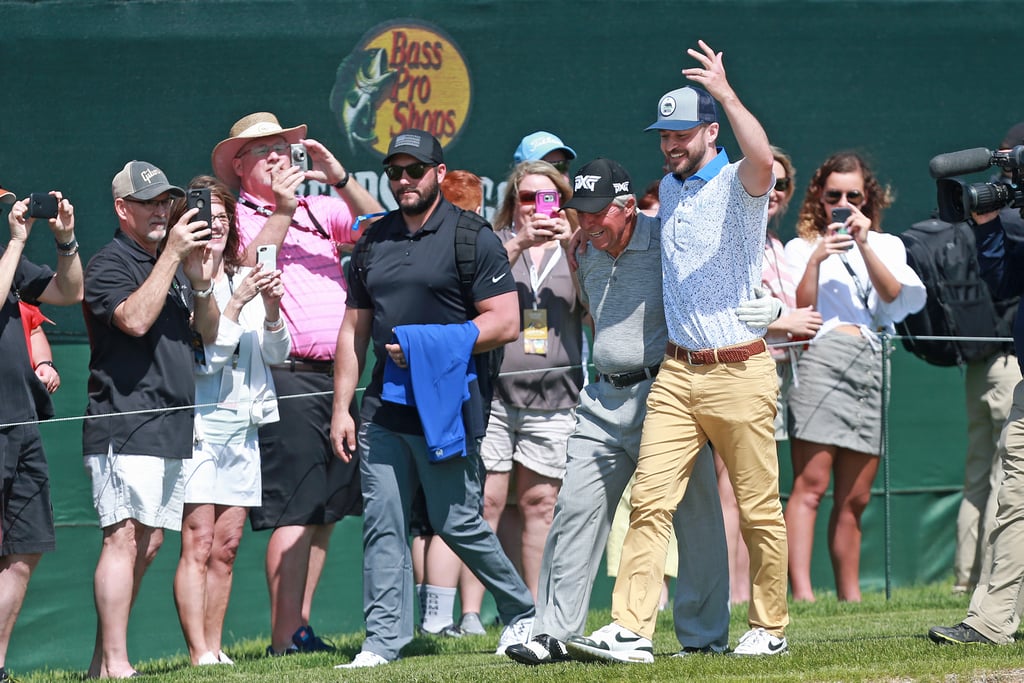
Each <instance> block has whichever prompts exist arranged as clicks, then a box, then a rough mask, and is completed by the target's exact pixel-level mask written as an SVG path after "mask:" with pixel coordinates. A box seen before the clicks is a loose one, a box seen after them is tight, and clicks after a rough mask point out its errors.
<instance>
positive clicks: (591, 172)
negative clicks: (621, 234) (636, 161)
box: [562, 158, 633, 213]
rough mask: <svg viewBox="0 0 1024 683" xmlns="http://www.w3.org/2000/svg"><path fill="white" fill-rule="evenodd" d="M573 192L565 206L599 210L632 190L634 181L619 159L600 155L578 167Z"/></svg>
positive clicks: (585, 210) (591, 211) (592, 210)
mask: <svg viewBox="0 0 1024 683" xmlns="http://www.w3.org/2000/svg"><path fill="white" fill-rule="evenodd" d="M572 193H573V194H572V199H570V200H569V201H568V202H566V203H565V204H563V205H562V206H563V208H566V209H576V210H577V211H582V212H583V213H600V212H601V211H603V210H604V208H605V207H606V206H608V205H609V204H611V202H612V200H613V199H615V198H616V197H618V196H620V195H624V194H633V181H632V180H630V178H629V174H628V173H626V169H624V168H622V166H620V165H619V163H618V162H616V161H612V160H611V159H603V158H598V159H594V160H593V161H591V162H589V163H587V164H585V165H584V166H581V167H580V169H579V170H578V171H576V174H575V175H574V176H573V190H572Z"/></svg>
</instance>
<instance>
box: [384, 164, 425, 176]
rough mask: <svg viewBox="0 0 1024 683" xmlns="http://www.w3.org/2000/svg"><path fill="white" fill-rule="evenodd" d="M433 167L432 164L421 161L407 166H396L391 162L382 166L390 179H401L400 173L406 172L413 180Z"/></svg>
mask: <svg viewBox="0 0 1024 683" xmlns="http://www.w3.org/2000/svg"><path fill="white" fill-rule="evenodd" d="M433 167H434V164H425V163H423V162H422V161H419V162H416V163H415V164H409V165H408V166H398V165H395V164H391V165H389V166H385V167H384V173H385V174H386V175H387V177H388V178H390V179H391V180H401V179H402V173H408V174H409V177H410V178H412V179H413V180H419V179H420V178H422V177H423V176H425V175H426V174H427V171H428V170H429V169H431V168H433Z"/></svg>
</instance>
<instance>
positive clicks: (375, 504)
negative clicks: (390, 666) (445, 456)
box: [359, 424, 534, 660]
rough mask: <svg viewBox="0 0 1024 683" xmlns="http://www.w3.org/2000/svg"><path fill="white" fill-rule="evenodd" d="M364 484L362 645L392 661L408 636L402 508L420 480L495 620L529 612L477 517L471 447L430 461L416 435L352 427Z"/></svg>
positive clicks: (525, 593) (437, 521) (527, 600)
mask: <svg viewBox="0 0 1024 683" xmlns="http://www.w3.org/2000/svg"><path fill="white" fill-rule="evenodd" d="M359 446H360V448H361V449H362V460H361V463H360V474H361V476H362V488H363V610H364V616H365V618H366V640H365V641H364V642H363V648H362V649H363V650H368V651H370V652H373V653H375V654H378V655H380V656H381V657H384V658H385V659H387V660H393V659H396V658H397V657H398V653H399V651H400V650H401V649H402V647H404V646H405V645H406V644H407V643H409V642H410V641H411V640H412V638H413V619H414V614H413V611H414V606H415V604H416V600H415V596H414V590H413V578H412V560H411V556H410V552H409V510H410V507H411V505H412V499H413V496H414V494H415V493H416V489H417V488H418V486H419V485H422V486H423V493H424V497H425V499H426V504H427V516H428V518H429V519H430V524H431V526H432V527H433V528H434V530H435V531H436V532H437V534H438V535H439V536H440V537H441V538H443V539H444V541H445V543H447V544H448V546H449V547H451V549H452V550H453V551H455V554H456V555H458V556H459V558H460V559H461V560H462V561H463V562H464V563H465V564H466V566H467V567H469V568H470V570H472V572H473V573H474V574H475V575H476V577H477V578H478V579H480V581H481V583H483V584H484V586H486V587H487V589H488V590H489V591H490V592H491V594H492V595H493V596H494V601H495V603H496V605H497V608H498V614H499V616H500V617H501V620H502V621H503V622H504V623H506V624H509V623H512V622H515V621H518V620H519V619H522V618H525V617H531V616H533V614H534V607H533V598H532V596H531V595H530V591H529V589H528V588H527V587H526V584H525V583H523V580H522V578H520V576H519V573H518V572H517V571H516V568H515V566H514V565H513V564H512V562H510V561H509V559H508V557H506V556H505V553H504V552H503V551H502V549H501V544H500V543H499V542H498V538H497V536H495V535H494V532H493V531H491V527H490V526H488V524H487V522H485V521H484V519H483V517H482V516H481V509H482V507H481V493H480V492H481V471H482V468H481V466H480V456H479V452H478V451H479V449H478V447H477V444H475V442H474V441H473V440H472V439H470V442H469V444H468V446H469V455H468V456H467V457H464V458H452V459H450V460H446V461H444V462H440V463H434V464H431V463H429V462H428V460H427V444H426V441H425V440H424V439H423V437H422V436H415V435H411V434H399V433H397V432H392V431H389V430H387V429H384V428H383V427H380V426H378V425H374V424H364V425H363V426H362V427H361V428H360V432H359Z"/></svg>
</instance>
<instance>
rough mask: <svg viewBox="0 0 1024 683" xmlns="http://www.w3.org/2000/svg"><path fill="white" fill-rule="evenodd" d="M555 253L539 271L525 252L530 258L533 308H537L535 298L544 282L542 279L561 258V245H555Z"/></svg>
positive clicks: (537, 296)
mask: <svg viewBox="0 0 1024 683" xmlns="http://www.w3.org/2000/svg"><path fill="white" fill-rule="evenodd" d="M552 251H554V252H555V253H554V254H552V255H551V257H550V258H549V259H548V262H547V264H545V266H544V270H543V271H542V272H540V273H538V272H537V266H536V265H534V263H533V259H532V258H530V253H529V252H527V258H530V287H531V288H532V289H533V308H534V310H537V299H538V298H539V296H540V286H541V284H542V283H543V282H544V279H545V278H546V277H547V276H548V275H549V274H550V273H551V271H552V270H554V269H555V265H557V264H558V260H559V259H560V258H562V249H561V247H555V249H553V250H552Z"/></svg>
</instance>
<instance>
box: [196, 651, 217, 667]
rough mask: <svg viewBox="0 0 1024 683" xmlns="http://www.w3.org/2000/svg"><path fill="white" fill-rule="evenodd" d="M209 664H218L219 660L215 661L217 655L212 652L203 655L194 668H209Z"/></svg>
mask: <svg viewBox="0 0 1024 683" xmlns="http://www.w3.org/2000/svg"><path fill="white" fill-rule="evenodd" d="M211 664H220V660H219V659H217V655H215V654H213V653H212V652H206V653H203V655H202V656H201V657H200V658H199V660H198V661H197V662H196V666H210V665H211Z"/></svg>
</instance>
